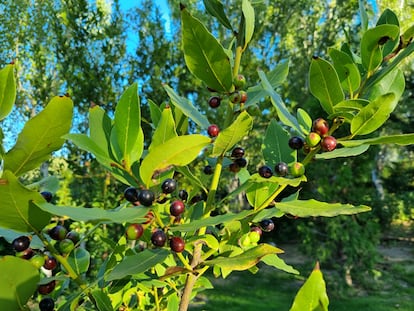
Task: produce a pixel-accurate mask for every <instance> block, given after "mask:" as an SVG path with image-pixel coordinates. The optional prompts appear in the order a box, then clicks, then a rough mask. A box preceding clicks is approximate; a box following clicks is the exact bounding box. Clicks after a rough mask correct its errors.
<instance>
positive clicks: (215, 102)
mask: <svg viewBox="0 0 414 311" xmlns="http://www.w3.org/2000/svg"><path fill="white" fill-rule="evenodd" d="M220 103H221V98H220V97H218V96H212V97H210V99H209V100H208V105H209V106H210V107H211V108H217V107H218V106H220Z"/></svg>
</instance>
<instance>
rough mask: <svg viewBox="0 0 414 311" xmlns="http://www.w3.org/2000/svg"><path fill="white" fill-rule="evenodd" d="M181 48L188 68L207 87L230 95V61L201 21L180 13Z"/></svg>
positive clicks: (231, 81)
mask: <svg viewBox="0 0 414 311" xmlns="http://www.w3.org/2000/svg"><path fill="white" fill-rule="evenodd" d="M181 22H182V23H181V25H182V46H183V50H184V59H185V62H186V64H187V67H188V69H189V70H190V71H191V73H192V74H193V75H194V76H196V77H197V78H198V79H200V80H202V81H204V83H206V84H207V86H208V87H210V88H212V89H213V90H216V91H218V92H229V91H231V88H232V85H233V77H232V71H231V65H230V59H229V57H228V55H227V53H226V52H225V50H224V48H223V46H222V45H221V44H220V42H218V41H217V39H216V38H214V36H213V35H212V34H211V33H210V32H209V31H208V30H207V28H206V27H205V26H204V25H203V24H202V23H201V21H200V20H198V19H197V18H195V17H193V16H191V14H190V13H189V12H188V10H187V9H182V10H181Z"/></svg>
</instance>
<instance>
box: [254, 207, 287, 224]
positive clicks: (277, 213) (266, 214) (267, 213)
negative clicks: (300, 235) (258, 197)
mask: <svg viewBox="0 0 414 311" xmlns="http://www.w3.org/2000/svg"><path fill="white" fill-rule="evenodd" d="M284 215H285V214H284V213H283V212H282V211H281V210H278V209H277V208H266V209H263V210H261V211H260V212H258V213H257V214H256V215H255V216H254V218H253V219H252V222H256V223H257V222H259V221H261V220H263V219H270V218H273V217H276V218H280V217H282V216H284Z"/></svg>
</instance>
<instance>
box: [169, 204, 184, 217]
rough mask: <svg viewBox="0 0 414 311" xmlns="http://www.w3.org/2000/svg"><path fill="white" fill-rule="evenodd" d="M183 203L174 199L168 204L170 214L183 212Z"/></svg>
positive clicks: (176, 214)
mask: <svg viewBox="0 0 414 311" xmlns="http://www.w3.org/2000/svg"><path fill="white" fill-rule="evenodd" d="M184 210H185V205H184V203H183V201H180V200H176V201H174V202H172V203H171V204H170V214H171V215H172V216H180V215H181V214H182V213H184Z"/></svg>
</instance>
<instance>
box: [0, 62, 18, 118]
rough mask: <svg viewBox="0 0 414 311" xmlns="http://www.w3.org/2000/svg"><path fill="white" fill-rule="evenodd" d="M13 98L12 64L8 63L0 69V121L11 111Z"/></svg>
mask: <svg viewBox="0 0 414 311" xmlns="http://www.w3.org/2000/svg"><path fill="white" fill-rule="evenodd" d="M15 100H16V79H15V77H14V64H8V65H6V66H5V67H4V68H2V69H1V70H0V121H1V120H3V119H4V118H5V117H6V116H7V115H8V114H9V113H10V112H11V111H12V109H13V105H14V102H15Z"/></svg>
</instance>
